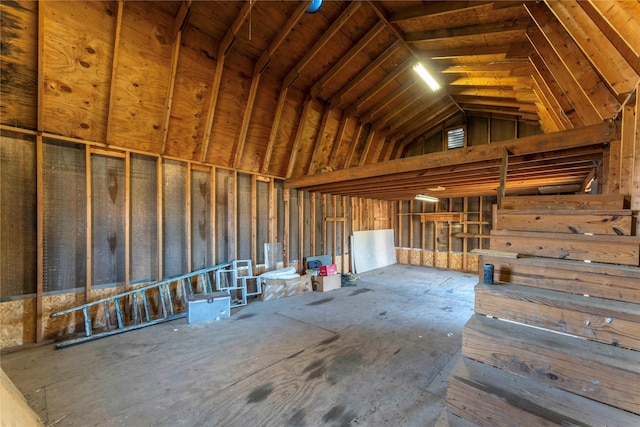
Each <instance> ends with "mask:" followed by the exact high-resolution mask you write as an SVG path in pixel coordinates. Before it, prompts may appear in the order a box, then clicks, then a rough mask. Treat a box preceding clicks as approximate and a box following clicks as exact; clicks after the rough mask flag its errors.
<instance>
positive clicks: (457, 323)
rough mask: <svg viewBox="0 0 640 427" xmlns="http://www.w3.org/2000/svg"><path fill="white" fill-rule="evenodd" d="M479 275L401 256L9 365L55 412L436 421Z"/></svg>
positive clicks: (8, 359)
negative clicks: (309, 286)
mask: <svg viewBox="0 0 640 427" xmlns="http://www.w3.org/2000/svg"><path fill="white" fill-rule="evenodd" d="M477 281H478V278H477V275H474V274H469V273H460V272H455V271H449V270H441V269H432V268H424V267H417V266H408V265H398V264H396V265H393V266H389V267H385V268H382V269H378V270H373V271H370V272H367V273H364V274H361V275H360V280H359V281H357V282H355V286H350V287H343V288H341V289H337V290H334V291H330V292H325V293H318V292H308V293H305V294H303V295H298V296H295V297H289V298H283V299H280V300H275V301H269V302H260V301H252V302H250V303H249V305H248V306H246V307H243V308H238V309H234V310H232V316H231V318H230V319H224V320H219V321H216V322H212V323H200V324H193V325H189V324H187V321H186V319H180V320H176V321H173V322H168V323H164V324H161V325H157V326H152V327H149V328H145V329H141V330H137V331H132V332H128V333H125V334H121V335H116V336H113V337H109V338H104V339H102V340H97V341H93V342H88V343H85V344H81V345H77V346H74V347H69V348H66V349H62V350H54V348H53V346H43V347H37V348H32V349H29V350H24V351H20V352H17V353H11V354H7V355H4V356H2V360H1V364H2V369H4V371H5V372H6V373H7V375H8V376H9V377H10V378H11V379H12V381H13V382H14V383H15V385H16V386H17V387H18V388H19V389H20V390H21V391H22V392H23V394H24V395H25V397H26V398H27V400H28V401H29V404H30V405H31V406H32V407H33V408H34V410H35V411H36V412H37V413H38V414H39V415H40V416H41V417H42V418H43V420H45V422H46V423H47V424H52V423H56V424H55V425H56V426H91V425H100V426H121V425H126V426H147V425H148V426H151V425H153V426H175V425H185V426H243V427H245V426H319V425H328V426H342V425H362V426H433V425H435V424H436V420H437V419H438V417H439V416H440V414H441V412H442V410H443V409H444V408H445V398H446V387H447V377H448V375H449V372H450V370H451V369H452V368H453V366H454V365H455V363H456V361H457V360H458V358H459V357H460V347H461V332H462V327H463V325H464V324H465V322H466V321H467V320H468V319H469V317H470V316H471V315H472V314H473V287H474V285H475V284H476V283H477Z"/></svg>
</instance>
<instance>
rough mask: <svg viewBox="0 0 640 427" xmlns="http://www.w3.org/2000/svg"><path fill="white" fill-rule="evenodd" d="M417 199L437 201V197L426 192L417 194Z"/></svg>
mask: <svg viewBox="0 0 640 427" xmlns="http://www.w3.org/2000/svg"><path fill="white" fill-rule="evenodd" d="M416 200H422V201H423V202H437V201H438V198H437V197H432V196H427V195H426V194H417V195H416Z"/></svg>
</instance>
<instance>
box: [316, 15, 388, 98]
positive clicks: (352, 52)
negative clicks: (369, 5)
mask: <svg viewBox="0 0 640 427" xmlns="http://www.w3.org/2000/svg"><path fill="white" fill-rule="evenodd" d="M384 28H385V25H384V22H381V21H378V23H376V24H375V25H374V26H373V27H372V28H371V29H370V30H369V31H368V32H367V34H365V35H364V37H362V38H361V39H360V40H358V43H356V44H355V45H353V47H352V48H351V49H349V52H347V53H346V54H344V55H343V56H342V57H341V58H340V60H339V61H338V62H337V63H336V64H335V65H334V66H333V67H331V69H330V70H329V71H327V72H326V73H325V74H324V75H323V76H322V77H321V78H320V80H318V81H317V82H316V83H315V84H314V85H313V86H312V87H311V96H313V97H316V96H318V95H319V94H320V92H322V89H323V86H324V85H325V84H326V83H327V82H328V81H329V80H331V79H332V78H333V77H335V76H336V74H338V73H339V72H340V71H341V70H342V69H343V68H344V66H345V65H347V64H348V63H350V62H351V61H352V60H353V58H355V57H356V55H358V54H359V53H360V52H361V51H362V49H364V47H365V46H366V45H368V44H369V43H371V42H372V41H373V40H374V39H375V38H376V37H377V36H378V34H380V32H381V31H382V30H383V29H384Z"/></svg>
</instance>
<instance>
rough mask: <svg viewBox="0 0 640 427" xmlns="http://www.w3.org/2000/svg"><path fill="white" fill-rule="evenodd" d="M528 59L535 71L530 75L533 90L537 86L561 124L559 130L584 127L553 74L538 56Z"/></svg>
mask: <svg viewBox="0 0 640 427" xmlns="http://www.w3.org/2000/svg"><path fill="white" fill-rule="evenodd" d="M529 59H530V60H531V63H532V64H533V68H534V70H535V71H534V72H533V73H532V77H533V82H534V88H535V87H536V86H537V87H538V88H539V90H540V91H541V93H542V94H543V95H544V97H545V98H546V99H547V101H548V102H549V107H550V108H552V109H553V110H554V112H555V113H556V115H557V116H558V119H559V120H560V121H561V122H562V127H561V129H569V128H575V127H580V126H584V125H585V123H584V121H583V120H582V118H580V115H579V114H578V112H577V111H576V110H575V108H574V106H573V104H571V101H570V100H569V99H568V98H567V96H566V95H565V93H564V91H563V90H562V88H561V87H560V86H559V85H558V82H557V81H556V80H555V79H554V78H553V74H552V73H551V71H550V70H549V68H548V67H547V66H546V64H545V63H544V61H543V60H542V58H541V57H540V55H538V54H535V55H531V56H530V57H529Z"/></svg>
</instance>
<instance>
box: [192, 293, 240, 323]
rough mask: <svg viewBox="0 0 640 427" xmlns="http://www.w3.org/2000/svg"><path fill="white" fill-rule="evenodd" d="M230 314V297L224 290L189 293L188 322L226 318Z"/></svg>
mask: <svg viewBox="0 0 640 427" xmlns="http://www.w3.org/2000/svg"><path fill="white" fill-rule="evenodd" d="M230 314H231V297H230V296H229V294H228V293H226V292H212V293H210V294H198V295H191V296H190V297H189V298H187V322H188V323H199V322H208V321H210V320H218V319H228V318H229V316H230Z"/></svg>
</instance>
